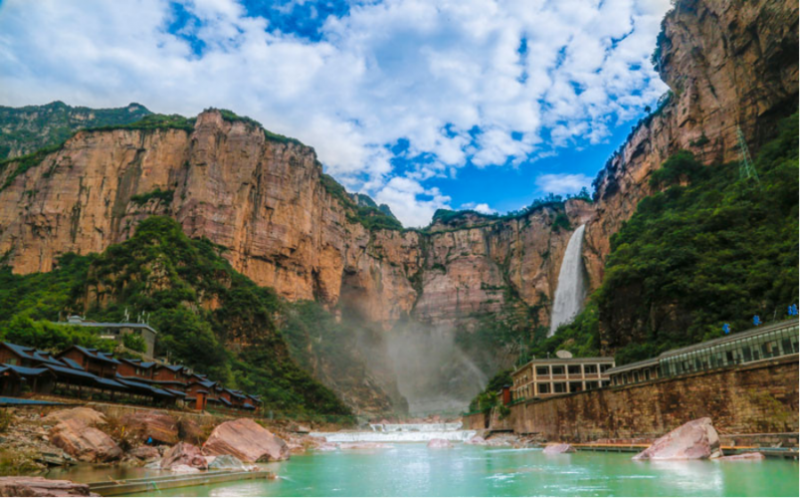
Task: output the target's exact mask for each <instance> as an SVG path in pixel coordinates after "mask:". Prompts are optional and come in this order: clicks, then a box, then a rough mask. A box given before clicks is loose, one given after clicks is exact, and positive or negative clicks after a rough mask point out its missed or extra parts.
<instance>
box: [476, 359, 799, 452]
mask: <svg viewBox="0 0 800 498" xmlns="http://www.w3.org/2000/svg"><path fill="white" fill-rule="evenodd" d="M699 417H711V418H712V420H713V421H714V426H715V427H716V428H717V430H718V431H719V432H720V434H721V435H723V436H724V435H726V434H730V435H733V434H737V435H743V434H757V433H796V432H798V355H790V356H785V357H783V358H778V359H771V360H764V361H761V362H757V363H751V364H748V365H741V366H735V367H729V368H722V369H717V370H712V371H708V372H701V373H695V374H690V375H684V376H680V377H673V378H669V379H661V380H657V381H654V382H648V383H644V384H637V385H634V386H625V387H612V388H606V389H601V390H597V391H587V392H582V393H576V394H569V395H564V396H558V397H553V398H548V399H543V400H535V401H528V402H525V403H520V404H517V405H513V406H511V415H510V416H509V417H507V418H506V419H504V420H502V421H498V420H496V417H493V419H492V427H493V428H494V426H495V424H497V425H498V428H506V427H511V428H513V429H514V431H515V432H517V433H538V434H540V435H541V436H543V437H545V438H547V439H551V440H554V439H558V440H568V441H593V440H596V439H604V438H614V439H619V438H652V437H658V436H660V435H663V434H664V433H666V432H668V431H670V430H672V429H674V428H675V427H678V426H679V425H681V424H683V423H685V422H686V421H688V420H692V419H695V418H699ZM464 424H465V426H467V427H468V428H471V429H482V428H483V419H482V417H477V416H472V417H465V419H464ZM473 424H476V425H477V424H480V426H475V425H473Z"/></svg>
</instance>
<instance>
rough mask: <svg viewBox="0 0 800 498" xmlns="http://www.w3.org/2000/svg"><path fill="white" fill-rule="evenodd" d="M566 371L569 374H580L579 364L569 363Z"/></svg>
mask: <svg viewBox="0 0 800 498" xmlns="http://www.w3.org/2000/svg"><path fill="white" fill-rule="evenodd" d="M567 372H569V374H570V375H580V374H581V366H580V365H570V366H568V367H567Z"/></svg>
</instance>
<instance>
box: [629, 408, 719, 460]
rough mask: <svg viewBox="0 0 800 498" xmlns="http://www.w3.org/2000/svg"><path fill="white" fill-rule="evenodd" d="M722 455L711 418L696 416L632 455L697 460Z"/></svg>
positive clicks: (641, 457)
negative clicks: (696, 417)
mask: <svg viewBox="0 0 800 498" xmlns="http://www.w3.org/2000/svg"><path fill="white" fill-rule="evenodd" d="M720 456H722V451H721V450H720V447H719V434H717V431H716V429H714V426H713V425H711V419H710V418H708V417H703V418H698V419H696V420H692V421H691V422H686V423H685V424H683V425H682V426H680V427H678V428H677V429H675V430H673V431H672V432H670V433H668V434H666V435H665V436H662V437H660V438H658V439H656V440H655V441H654V442H653V444H652V445H650V447H649V448H647V449H646V450H644V451H643V452H641V453H639V454H638V455H636V456H634V457H633V459H634V460H697V459H707V458H718V457H720Z"/></svg>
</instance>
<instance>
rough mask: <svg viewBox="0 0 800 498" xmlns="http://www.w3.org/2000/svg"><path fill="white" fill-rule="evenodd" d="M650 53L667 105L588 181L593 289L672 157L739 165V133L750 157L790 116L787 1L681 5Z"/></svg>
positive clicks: (793, 69)
mask: <svg viewBox="0 0 800 498" xmlns="http://www.w3.org/2000/svg"><path fill="white" fill-rule="evenodd" d="M657 54H658V57H657V59H658V61H657V68H658V70H659V73H660V74H661V77H662V79H663V80H664V81H665V82H666V83H667V85H669V87H670V89H671V91H672V94H673V95H672V98H671V99H670V101H669V102H668V103H667V104H666V105H665V106H664V107H663V109H662V110H661V111H660V112H656V113H655V115H654V116H653V117H652V118H651V119H647V120H645V121H644V122H643V123H642V125H641V126H639V127H638V128H637V129H636V130H635V131H634V132H633V133H632V135H631V136H630V137H629V139H628V141H627V142H626V143H625V144H624V145H623V147H622V148H621V149H620V152H619V153H617V154H615V155H614V156H613V157H612V158H611V159H610V160H609V162H608V164H607V165H606V167H605V168H604V169H603V170H602V171H601V172H600V174H599V175H598V177H597V180H596V181H595V182H596V183H595V186H596V189H597V198H598V200H597V203H596V208H597V210H596V213H595V215H594V217H593V219H592V221H591V223H590V225H589V226H588V227H587V231H586V245H585V249H584V257H585V261H586V264H587V267H588V269H589V272H590V274H591V275H592V285H593V286H595V287H596V286H597V285H598V283H599V282H600V281H601V280H602V275H603V262H604V259H605V257H606V256H607V255H608V253H609V250H610V247H609V237H610V236H611V235H612V234H614V233H615V232H616V231H617V230H618V229H619V227H620V225H621V224H622V222H624V221H625V220H627V219H628V218H630V217H631V215H632V214H633V212H634V210H635V209H636V205H637V204H638V203H639V201H640V200H642V199H643V198H644V197H645V196H647V195H649V194H650V193H651V191H650V189H649V187H648V178H649V175H650V173H652V172H653V171H654V170H656V169H658V168H659V167H660V166H661V164H662V163H663V162H664V161H665V160H666V158H667V157H668V156H669V155H670V154H672V153H673V152H675V151H676V150H679V149H686V150H690V151H692V152H693V153H695V155H696V156H697V157H699V158H700V159H702V160H703V161H704V162H706V163H708V164H710V163H714V162H725V161H732V160H738V159H739V149H738V147H737V127H741V130H742V132H743V134H744V136H745V137H747V141H748V144H749V146H750V148H751V153H752V152H755V150H757V148H758V146H759V145H760V144H761V143H762V142H763V141H764V140H765V139H766V138H768V137H769V136H770V135H771V134H772V132H773V130H774V126H775V124H776V122H777V121H778V120H779V119H780V118H781V117H784V116H787V115H790V114H791V113H792V112H794V111H796V109H797V103H798V100H797V92H798V79H797V77H798V74H797V71H798V65H797V60H798V5H797V2H796V1H794V0H759V1H746V2H742V1H736V2H732V1H730V0H679V1H678V2H676V4H675V8H674V10H672V11H671V12H670V13H669V14H667V17H666V19H665V20H664V32H663V36H662V37H660V39H659V46H658V50H657Z"/></svg>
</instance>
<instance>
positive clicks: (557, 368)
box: [553, 365, 564, 375]
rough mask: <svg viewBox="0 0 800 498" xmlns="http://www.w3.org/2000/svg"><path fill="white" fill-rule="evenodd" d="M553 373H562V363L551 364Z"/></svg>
mask: <svg viewBox="0 0 800 498" xmlns="http://www.w3.org/2000/svg"><path fill="white" fill-rule="evenodd" d="M553 375H564V365H553Z"/></svg>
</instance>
